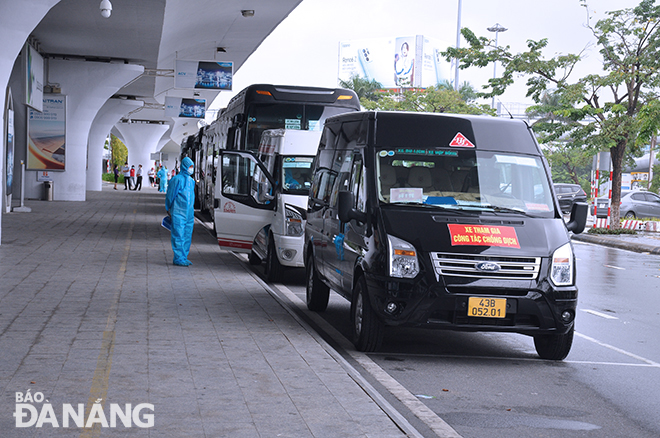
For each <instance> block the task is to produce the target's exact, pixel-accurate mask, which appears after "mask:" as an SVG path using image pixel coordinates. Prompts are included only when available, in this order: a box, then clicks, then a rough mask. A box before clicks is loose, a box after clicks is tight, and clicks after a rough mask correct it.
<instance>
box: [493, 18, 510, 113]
mask: <svg viewBox="0 0 660 438" xmlns="http://www.w3.org/2000/svg"><path fill="white" fill-rule="evenodd" d="M507 30H509V29H507V28H506V27H504V26H502V25H501V24H500V23H495V26H491V27H489V28H488V31H489V32H495V48H496V49H497V36H498V34H499V33H500V32H506V31H507ZM496 77H497V61H493V79H495V78H496ZM491 106H492V107H493V108H495V96H493V103H492V104H491Z"/></svg>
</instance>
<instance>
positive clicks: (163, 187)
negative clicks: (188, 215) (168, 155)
mask: <svg viewBox="0 0 660 438" xmlns="http://www.w3.org/2000/svg"><path fill="white" fill-rule="evenodd" d="M157 176H158V179H159V186H158V191H159V192H163V193H165V192H167V168H166V167H164V166H160V170H159V171H158V174H157Z"/></svg>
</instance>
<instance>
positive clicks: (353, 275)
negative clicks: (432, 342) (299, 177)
mask: <svg viewBox="0 0 660 438" xmlns="http://www.w3.org/2000/svg"><path fill="white" fill-rule="evenodd" d="M551 187H552V184H551V178H550V172H549V169H548V166H547V162H546V160H545V158H544V157H543V154H542V152H541V150H540V148H539V146H538V144H537V142H536V140H535V138H534V134H533V133H532V131H531V129H530V128H529V126H528V125H527V124H526V123H525V122H523V121H520V120H506V119H500V118H493V117H483V116H464V115H445V114H425V113H402V112H358V113H348V114H342V115H339V116H336V117H332V118H329V119H327V121H326V123H325V128H324V131H323V134H322V137H321V141H320V145H319V151H318V155H317V157H316V159H315V163H314V176H313V182H312V187H311V189H310V195H309V203H308V207H307V222H306V225H305V247H304V257H305V266H306V269H307V306H308V308H309V309H310V310H314V311H323V310H325V309H326V307H327V305H328V298H329V290H330V289H333V290H335V291H337V292H338V293H339V294H341V295H342V296H344V297H345V298H347V299H348V300H350V301H351V320H352V322H353V342H354V344H355V346H356V348H357V349H358V350H361V351H375V350H376V349H378V348H379V345H380V344H381V342H382V339H383V328H384V326H385V325H387V326H416V327H433V328H444V329H452V330H462V331H503V332H516V333H523V334H526V335H530V336H533V337H534V344H535V346H536V350H537V352H538V354H539V355H540V356H541V357H542V358H545V359H553V360H561V359H564V358H565V357H566V355H567V354H568V352H569V351H570V348H571V344H572V342H573V330H574V327H573V325H574V319H575V308H576V304H577V292H578V291H577V287H576V285H575V257H574V255H573V250H572V247H571V242H570V238H569V231H572V232H573V233H580V232H582V230H583V229H584V226H585V222H586V216H587V206H586V204H576V205H575V207H574V208H573V210H572V213H571V218H570V222H568V223H565V222H564V221H563V219H562V214H561V210H560V209H559V205H558V203H557V199H556V196H555V195H554V193H553V191H552V188H551Z"/></svg>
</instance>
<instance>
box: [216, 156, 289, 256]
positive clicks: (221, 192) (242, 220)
mask: <svg viewBox="0 0 660 438" xmlns="http://www.w3.org/2000/svg"><path fill="white" fill-rule="evenodd" d="M219 159H220V167H219V169H218V178H217V181H220V184H218V185H217V186H216V198H217V199H218V207H217V208H215V214H214V223H215V230H216V235H217V238H218V245H220V247H221V248H223V249H226V250H231V251H238V252H250V251H251V250H252V242H253V241H254V238H255V236H256V235H257V233H258V232H259V230H260V229H261V228H263V227H264V226H266V225H267V224H270V223H271V221H272V218H273V210H274V209H275V206H276V204H277V202H276V199H275V197H274V189H273V188H274V187H275V183H274V180H273V177H272V176H271V175H270V173H269V172H268V170H267V169H266V168H265V167H264V165H263V163H261V162H260V161H259V160H258V159H257V158H256V157H255V156H254V155H253V154H252V153H251V152H247V151H222V152H221V154H220V156H219Z"/></svg>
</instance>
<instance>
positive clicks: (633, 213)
mask: <svg viewBox="0 0 660 438" xmlns="http://www.w3.org/2000/svg"><path fill="white" fill-rule="evenodd" d="M619 212H620V215H621V217H622V218H626V219H635V218H644V217H648V218H660V196H658V195H656V194H655V193H651V192H646V191H641V190H636V191H633V192H627V193H626V194H625V196H624V194H623V192H621V207H620V209H619Z"/></svg>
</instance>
